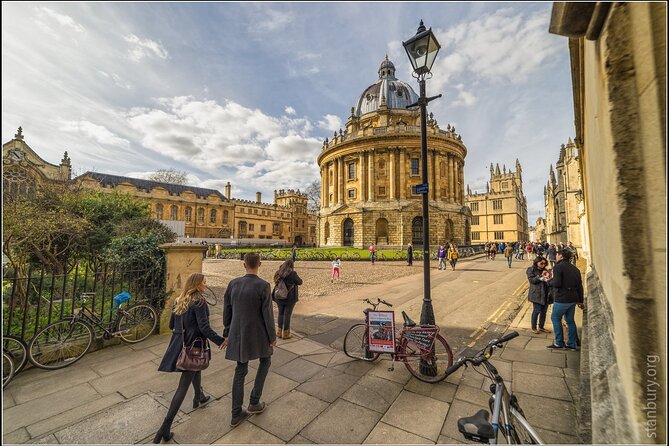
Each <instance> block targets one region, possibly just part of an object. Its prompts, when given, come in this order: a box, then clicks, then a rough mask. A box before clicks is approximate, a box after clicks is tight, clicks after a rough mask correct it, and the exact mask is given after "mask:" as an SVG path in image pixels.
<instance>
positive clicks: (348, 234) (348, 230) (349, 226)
mask: <svg viewBox="0 0 669 446" xmlns="http://www.w3.org/2000/svg"><path fill="white" fill-rule="evenodd" d="M343 229H344V246H353V243H354V241H355V237H354V232H353V220H351V219H350V218H347V219H346V220H344V224H343Z"/></svg>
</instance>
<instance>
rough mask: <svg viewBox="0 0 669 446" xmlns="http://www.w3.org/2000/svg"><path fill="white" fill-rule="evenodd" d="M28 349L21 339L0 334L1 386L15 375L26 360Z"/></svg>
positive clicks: (3, 386)
mask: <svg viewBox="0 0 669 446" xmlns="http://www.w3.org/2000/svg"><path fill="white" fill-rule="evenodd" d="M27 351H28V349H27V347H26V344H25V342H23V341H22V340H21V339H19V338H17V337H14V336H10V335H3V336H2V363H3V368H2V388H3V389H4V388H5V386H6V385H7V384H9V382H10V381H11V380H12V379H13V378H14V377H15V376H16V374H17V373H19V371H20V370H21V369H23V366H25V365H26V361H27V360H28V353H27Z"/></svg>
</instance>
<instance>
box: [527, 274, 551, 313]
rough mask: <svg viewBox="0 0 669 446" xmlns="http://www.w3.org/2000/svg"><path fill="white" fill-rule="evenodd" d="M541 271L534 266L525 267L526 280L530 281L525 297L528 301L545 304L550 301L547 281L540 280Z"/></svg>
mask: <svg viewBox="0 0 669 446" xmlns="http://www.w3.org/2000/svg"><path fill="white" fill-rule="evenodd" d="M542 272H543V271H541V270H539V269H537V268H535V267H534V266H530V267H529V268H527V280H528V281H529V282H530V288H529V290H528V291H527V299H528V300H529V301H530V302H534V303H537V304H541V305H546V304H549V303H551V298H550V297H549V293H548V291H549V288H548V283H547V282H545V281H543V280H541V273H542Z"/></svg>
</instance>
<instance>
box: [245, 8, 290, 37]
mask: <svg viewBox="0 0 669 446" xmlns="http://www.w3.org/2000/svg"><path fill="white" fill-rule="evenodd" d="M263 7H264V6H263ZM293 20H294V15H293V14H292V13H291V12H288V11H285V12H284V11H277V10H275V9H263V10H262V11H261V12H260V13H259V14H258V15H256V17H255V22H254V23H253V26H254V28H255V29H254V31H255V32H256V33H258V34H261V33H266V32H271V31H278V30H280V29H283V28H285V27H286V26H288V25H289V24H290V23H292V22H293Z"/></svg>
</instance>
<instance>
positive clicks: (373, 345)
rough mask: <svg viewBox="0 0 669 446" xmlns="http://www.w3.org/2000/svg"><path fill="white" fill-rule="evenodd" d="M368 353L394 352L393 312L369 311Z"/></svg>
mask: <svg viewBox="0 0 669 446" xmlns="http://www.w3.org/2000/svg"><path fill="white" fill-rule="evenodd" d="M367 317H368V319H367V324H368V327H369V329H368V330H367V332H368V333H369V347H368V348H369V351H370V352H378V353H394V352H395V312H394V311H369V312H368V313H367Z"/></svg>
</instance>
